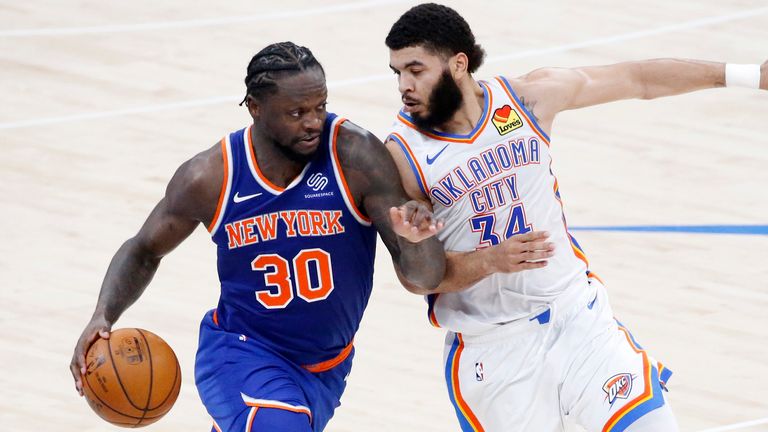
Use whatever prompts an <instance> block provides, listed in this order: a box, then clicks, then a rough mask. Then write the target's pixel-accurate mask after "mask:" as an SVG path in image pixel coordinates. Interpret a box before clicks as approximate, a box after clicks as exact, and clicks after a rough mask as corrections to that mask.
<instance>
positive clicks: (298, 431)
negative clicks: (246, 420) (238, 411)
mask: <svg viewBox="0 0 768 432" xmlns="http://www.w3.org/2000/svg"><path fill="white" fill-rule="evenodd" d="M250 431H251V432H271V431H283V432H312V425H311V424H310V419H309V416H308V415H306V414H304V413H297V412H293V411H288V410H284V409H277V408H258V409H257V410H256V412H255V413H254V415H253V421H252V423H251V428H250Z"/></svg>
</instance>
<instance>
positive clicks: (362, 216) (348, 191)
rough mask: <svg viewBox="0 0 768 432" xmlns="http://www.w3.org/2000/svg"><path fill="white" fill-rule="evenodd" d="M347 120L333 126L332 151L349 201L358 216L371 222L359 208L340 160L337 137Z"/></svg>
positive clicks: (343, 191)
mask: <svg viewBox="0 0 768 432" xmlns="http://www.w3.org/2000/svg"><path fill="white" fill-rule="evenodd" d="M345 121H347V119H340V120H339V122H338V123H336V126H335V127H334V128H333V132H332V133H333V139H332V141H331V149H332V151H331V153H332V154H333V160H334V161H336V167H337V168H338V171H339V178H340V179H341V185H342V186H343V187H342V193H344V194H345V195H346V196H347V201H349V206H350V207H351V208H352V210H354V212H355V214H356V215H357V217H359V218H360V219H362V220H364V221H365V222H367V223H371V219H369V218H367V217H366V216H365V215H364V214H363V212H361V211H360V209H359V208H357V204H355V197H354V196H352V192H351V191H350V190H349V185H348V184H347V178H346V177H344V171H343V170H342V169H341V162H340V161H339V155H338V153H337V152H336V139H337V138H338V137H339V128H341V124H342V123H344V122H345Z"/></svg>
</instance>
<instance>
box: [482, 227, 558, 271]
mask: <svg viewBox="0 0 768 432" xmlns="http://www.w3.org/2000/svg"><path fill="white" fill-rule="evenodd" d="M548 238H549V233H548V232H546V231H531V232H529V233H525V234H519V235H515V236H512V237H510V238H508V239H506V240H504V241H503V242H501V243H499V244H497V245H495V246H491V247H489V248H486V249H485V251H486V253H487V259H488V261H487V263H488V265H489V266H490V268H491V271H492V273H515V272H519V271H523V270H532V269H537V268H542V267H546V265H547V262H548V261H547V258H551V257H552V256H553V255H554V254H555V244H554V243H552V242H548V241H547V239H548Z"/></svg>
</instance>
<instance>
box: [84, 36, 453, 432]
mask: <svg viewBox="0 0 768 432" xmlns="http://www.w3.org/2000/svg"><path fill="white" fill-rule="evenodd" d="M245 82H246V86H247V94H246V97H245V100H244V103H245V104H246V106H247V107H248V110H249V112H250V114H251V117H252V118H253V125H251V126H249V127H247V128H245V129H242V130H239V131H237V132H233V133H231V134H229V135H227V136H226V137H225V138H224V139H222V140H221V142H220V143H218V144H216V145H215V146H213V147H212V148H210V149H208V150H206V151H204V152H202V153H200V154H198V155H197V156H195V157H194V158H192V159H191V160H189V161H187V162H185V163H184V164H183V165H182V166H181V167H180V168H179V169H178V171H177V172H176V174H175V175H174V176H173V178H172V179H171V181H170V183H169V185H168V188H167V190H166V195H165V198H163V199H162V200H161V201H160V203H159V204H158V205H157V206H156V207H155V209H154V210H153V211H152V213H151V214H150V215H149V218H148V219H147V221H146V222H145V223H144V226H143V227H142V228H141V230H140V231H139V233H138V234H137V235H136V236H135V237H134V238H132V239H130V240H128V241H127V242H126V243H125V244H124V245H123V246H122V247H121V248H120V249H119V250H118V252H117V254H116V255H115V257H114V258H113V259H112V263H111V264H110V266H109V270H108V271H107V275H106V277H105V280H104V283H103V285H102V288H101V292H100V294H99V300H98V304H97V306H96V310H95V312H94V314H93V318H92V319H91V321H90V323H89V324H88V325H87V326H86V328H85V330H84V331H83V333H82V335H81V337H80V340H79V341H78V343H77V346H76V348H75V352H74V355H73V358H72V363H71V365H70V368H71V371H72V375H73V377H74V379H75V382H76V386H77V388H78V390H79V391H80V392H81V394H82V382H81V374H84V373H86V370H85V365H84V353H85V352H86V350H87V348H88V347H89V346H90V344H91V343H93V341H94V340H95V339H97V338H98V337H99V336H101V337H108V332H109V331H110V329H111V327H112V325H113V324H114V323H115V321H117V319H118V318H119V317H120V315H121V314H122V313H123V312H124V311H125V310H126V309H127V308H128V307H129V306H130V305H131V304H132V303H133V302H134V301H136V300H137V299H138V298H139V296H140V295H141V293H142V292H143V291H144V288H145V287H146V286H147V285H148V284H149V281H150V279H151V278H152V275H153V274H154V273H155V271H156V270H157V268H158V265H159V263H160V259H161V258H162V257H163V256H164V255H166V254H167V253H169V252H170V251H171V250H173V249H174V248H175V247H176V246H178V245H179V244H180V243H181V242H182V241H183V240H184V239H186V238H187V237H188V236H189V235H190V234H191V233H192V232H193V231H194V230H195V228H196V227H197V226H198V224H203V225H204V226H205V227H207V228H208V230H209V231H210V233H211V236H212V239H213V241H214V243H216V246H217V249H218V273H219V279H220V281H221V296H220V298H219V304H218V306H217V308H216V309H214V310H212V311H210V312H209V313H208V314H206V315H205V317H204V319H203V321H202V324H201V328H200V341H199V348H198V353H197V359H196V364H195V382H196V384H197V386H198V390H199V393H200V396H201V398H202V400H203V403H204V404H205V406H206V408H207V410H208V412H209V413H210V415H211V416H212V417H213V419H214V430H217V431H244V430H245V431H252V430H253V431H275V430H280V431H289V432H308V431H320V430H322V429H323V428H324V427H325V425H326V423H327V422H328V421H329V420H330V418H331V416H332V415H333V412H334V409H335V408H336V407H337V406H339V398H340V397H341V394H342V392H343V390H344V387H345V380H346V376H347V374H348V373H349V371H350V368H351V364H352V357H353V355H354V348H353V345H352V343H353V342H352V341H353V337H354V335H355V332H356V331H357V329H358V326H359V323H360V320H361V318H362V314H363V310H364V309H365V307H366V304H367V302H368V298H369V295H370V292H371V287H372V279H373V261H374V253H375V244H376V231H378V232H379V235H380V236H381V238H382V240H383V241H384V243H385V245H386V246H387V248H388V249H389V252H390V254H391V255H392V260H393V262H394V265H395V268H396V269H397V272H398V274H399V275H400V276H401V278H402V281H403V283H404V284H405V285H406V287H408V288H409V289H412V290H419V291H422V290H427V291H429V290H432V289H434V288H435V287H436V286H437V284H438V283H439V282H440V280H441V278H442V277H443V273H444V269H445V260H444V255H445V254H444V252H443V248H442V246H441V244H440V242H439V241H438V240H437V239H436V238H435V237H434V233H435V232H436V231H437V230H438V229H439V228H440V224H439V223H435V222H433V221H432V220H431V213H430V212H429V210H427V208H426V207H425V206H424V205H422V204H419V203H415V202H407V203H406V201H408V198H407V196H406V194H405V192H404V191H403V188H402V186H401V185H400V184H399V182H393V181H392V178H393V175H394V177H395V178H397V168H396V167H395V165H394V163H393V161H392V159H391V157H390V155H389V154H388V153H387V151H386V149H385V147H384V145H383V144H382V143H381V142H380V141H379V140H378V139H376V138H375V137H374V136H373V135H372V134H370V133H369V132H367V131H365V130H363V129H361V128H359V127H357V126H355V125H354V124H352V123H351V122H349V121H345V120H344V119H342V118H340V117H337V116H336V115H334V114H330V113H327V112H326V108H325V107H326V99H327V90H326V85H325V74H324V72H323V68H322V67H321V66H320V63H318V61H317V60H316V59H315V57H314V56H313V55H312V53H311V52H310V51H309V50H308V49H307V48H304V47H300V46H297V45H295V44H293V43H290V42H284V43H278V44H273V45H270V46H268V47H266V48H264V49H263V50H262V51H260V52H259V53H258V54H256V55H255V56H254V57H253V59H252V60H251V62H250V64H249V65H248V74H247V77H246V79H245ZM404 203H405V204H404ZM398 206H400V207H399V209H398V208H397V207H398Z"/></svg>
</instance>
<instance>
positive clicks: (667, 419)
mask: <svg viewBox="0 0 768 432" xmlns="http://www.w3.org/2000/svg"><path fill="white" fill-rule="evenodd" d="M386 45H387V46H388V47H389V48H390V58H389V60H390V67H391V69H392V70H393V71H394V72H395V74H396V75H397V79H398V86H399V91H400V93H401V94H402V101H403V104H404V107H403V109H402V110H401V111H400V113H399V114H398V116H397V121H396V123H395V125H394V126H393V131H392V134H391V135H390V136H389V138H388V140H387V147H388V149H389V150H390V151H391V153H392V154H393V156H394V158H395V161H396V163H397V165H398V168H399V169H400V173H401V177H402V178H403V181H404V185H405V189H406V191H407V192H408V194H409V195H410V196H411V197H412V198H414V199H418V200H423V201H424V202H425V203H426V202H429V203H431V205H432V206H433V211H434V214H435V216H436V217H437V218H439V219H440V220H444V221H445V227H444V228H443V230H442V231H441V232H440V233H438V237H439V238H440V240H442V241H443V242H444V245H445V248H446V249H447V250H451V251H456V252H452V253H449V257H448V260H449V265H448V268H450V269H451V271H450V273H448V274H447V277H446V279H445V281H443V283H442V284H441V285H440V287H439V291H454V290H457V289H460V288H463V287H467V286H469V287H470V288H469V289H467V290H465V291H461V292H457V293H451V292H448V293H443V294H432V295H429V296H428V304H429V319H430V321H431V322H432V324H433V325H436V326H440V327H443V328H446V329H447V330H448V333H447V337H446V346H445V377H446V381H447V384H448V390H449V396H450V400H451V402H452V403H453V405H454V407H455V410H456V414H457V416H458V419H459V424H460V426H461V429H462V430H464V431H482V430H485V431H504V432H510V431H525V432H532V431H535V432H551V431H561V430H563V428H564V426H563V424H564V417H565V416H569V417H571V418H573V420H575V422H576V423H579V424H580V425H582V426H583V427H585V428H586V429H587V430H589V431H612V432H619V431H635V432H637V431H646V432H651V431H653V432H667V431H676V430H678V429H677V425H676V422H675V419H674V416H673V414H672V411H671V410H670V408H669V404H668V403H667V402H666V399H665V396H664V393H665V392H664V390H666V381H667V379H668V378H669V376H670V375H671V373H670V371H669V370H668V369H666V368H665V367H664V366H663V365H662V364H661V363H659V362H657V361H656V360H653V359H652V358H651V357H650V355H649V354H648V353H646V352H645V351H644V350H643V349H642V348H641V347H640V346H639V345H638V344H637V342H636V340H635V339H634V338H633V337H632V335H631V334H630V333H629V331H628V330H627V329H626V328H625V327H624V326H622V325H621V324H620V323H619V322H617V321H615V320H614V319H613V313H612V311H611V307H610V305H609V304H608V298H607V295H606V292H605V289H604V287H603V285H602V283H601V282H600V280H599V279H597V277H596V276H594V275H593V274H592V273H591V272H590V271H589V268H588V265H587V259H586V257H585V255H584V253H583V251H582V250H581V248H580V247H579V244H578V243H577V242H576V240H575V239H574V238H573V236H571V235H570V234H569V233H568V230H567V224H566V222H565V217H564V216H563V213H562V204H561V201H560V193H559V191H558V184H557V180H556V179H555V177H554V175H553V173H552V171H551V169H550V163H551V154H550V149H549V142H550V138H549V134H550V131H551V129H552V123H553V121H554V119H555V116H556V115H557V114H558V113H559V112H561V111H564V110H569V109H576V108H581V107H586V106H590V105H596V104H600V103H606V102H611V101H615V100H619V99H629V98H642V99H653V98H658V97H662V96H670V95H675V94H681V93H686V92H691V91H694V90H700V89H706V88H713V87H722V86H724V85H726V84H727V85H747V86H750V87H753V88H758V87H759V88H761V89H768V62H767V63H764V64H763V65H762V66H758V65H728V66H725V65H723V64H722V63H709V62H702V61H691V60H672V59H670V60H649V61H642V62H632V63H621V64H616V65H611V66H597V67H584V68H577V69H555V68H545V69H539V70H535V71H533V72H531V73H529V74H527V75H524V76H522V77H519V78H508V77H495V78H491V79H489V80H487V81H477V80H475V79H474V77H473V75H472V74H473V73H474V72H475V71H476V70H477V68H478V67H479V66H480V65H481V64H482V62H483V57H484V52H483V50H482V48H481V47H480V46H479V45H477V44H476V43H475V38H474V36H473V34H472V31H471V30H470V28H469V25H468V24H467V23H466V21H465V20H464V19H463V18H462V17H461V16H460V15H459V14H458V13H457V12H455V11H454V10H452V9H450V8H448V7H445V6H441V5H436V4H422V5H419V6H416V7H414V8H412V9H411V10H409V11H408V12H406V13H405V14H404V15H403V16H401V17H400V19H398V21H397V22H396V23H395V24H394V25H393V26H392V29H391V30H390V32H389V35H388V36H387V38H386ZM534 230H536V231H540V232H541V234H540V235H541V236H542V237H541V238H540V239H539V241H538V242H536V244H532V243H531V242H530V240H529V238H530V236H532V235H533V234H532V233H534V232H535V231H534ZM547 236H548V237H547ZM544 239H548V241H543V240H544ZM552 244H554V250H555V251H556V253H555V254H554V255H553V256H550V255H547V256H546V257H543V256H542V254H547V253H551V252H552V250H553V248H552ZM526 254H528V255H527V256H526ZM542 258H544V259H543V260H542ZM531 261H533V262H531ZM544 263H546V265H545V264H544ZM526 265H527V266H533V265H538V267H537V268H533V269H525V268H524V267H523V266H526ZM520 270H523V271H520Z"/></svg>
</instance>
